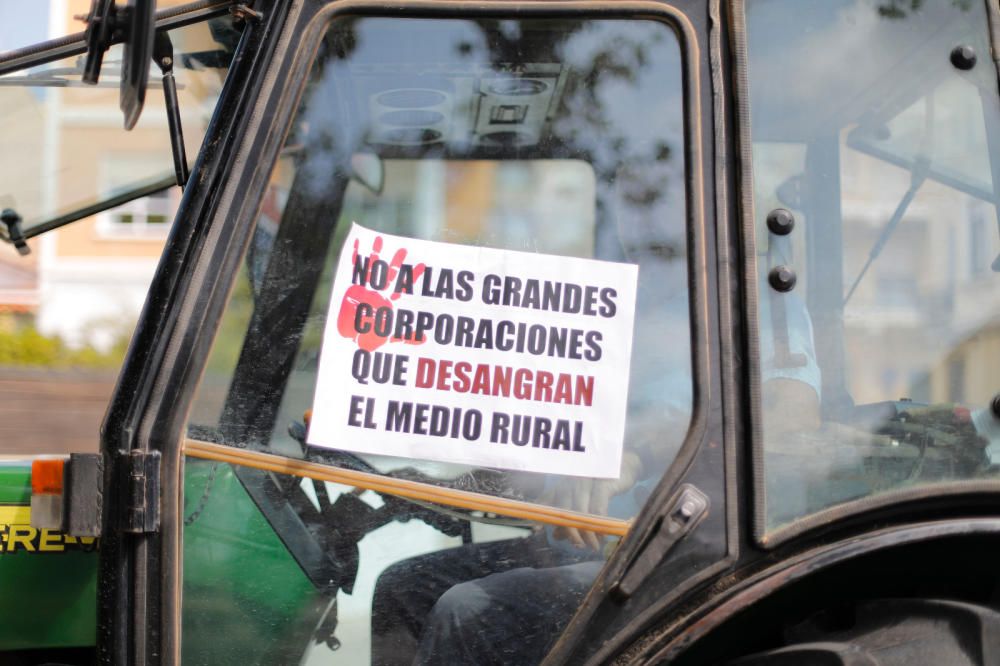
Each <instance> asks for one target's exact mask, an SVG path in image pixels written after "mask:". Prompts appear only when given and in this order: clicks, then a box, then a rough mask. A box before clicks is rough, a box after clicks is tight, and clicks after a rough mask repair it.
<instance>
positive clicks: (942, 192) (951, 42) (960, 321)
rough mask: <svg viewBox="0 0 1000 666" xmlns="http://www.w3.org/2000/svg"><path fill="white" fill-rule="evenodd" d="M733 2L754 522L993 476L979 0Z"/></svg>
mask: <svg viewBox="0 0 1000 666" xmlns="http://www.w3.org/2000/svg"><path fill="white" fill-rule="evenodd" d="M746 9H747V30H748V40H749V42H748V43H749V46H748V48H749V70H750V71H749V83H750V104H751V117H752V137H753V159H754V197H755V209H754V224H755V226H756V229H757V266H758V273H759V275H758V290H759V294H760V298H759V305H760V307H759V310H758V320H759V333H760V341H761V342H760V354H761V355H760V359H759V361H760V368H761V380H762V382H763V389H762V397H763V434H764V441H763V447H764V467H765V473H766V491H767V524H768V527H769V528H775V527H779V526H781V525H785V524H787V523H789V522H790V521H793V520H794V519H796V518H799V517H802V516H805V515H807V514H810V513H813V512H816V511H819V510H822V509H825V508H829V507H833V506H836V505H838V504H841V503H844V502H847V501H850V500H856V499H859V498H863V497H866V496H870V495H876V494H880V493H885V492H888V491H894V490H903V489H908V488H915V487H919V486H921V485H927V484H932V483H943V482H956V481H966V480H976V479H995V478H996V469H997V468H996V464H997V463H1000V438H998V433H1000V420H998V417H1000V415H998V414H997V413H995V412H994V411H993V409H991V407H990V405H991V401H992V400H993V398H994V396H995V395H996V394H997V389H998V388H1000V385H998V384H997V380H996V378H997V377H998V376H1000V352H998V350H1000V347H998V346H997V341H998V340H1000V337H998V336H1000V329H998V327H997V320H998V316H1000V276H998V274H997V272H998V270H1000V260H998V258H1000V238H998V226H997V204H998V191H1000V190H998V187H997V184H998V183H1000V179H998V176H1000V163H998V161H997V160H998V156H1000V151H998V147H1000V103H998V98H997V70H996V67H995V66H994V64H993V63H992V61H991V59H990V57H989V54H990V52H991V51H990V41H989V35H988V32H987V30H988V22H987V17H986V5H985V3H983V2H976V1H973V2H951V3H902V2H883V1H881V0H851V1H849V2H848V1H846V0H844V1H839V2H806V3H802V2H798V1H795V2H792V1H791V0H750V1H749V2H747V7H746ZM779 35H780V39H779V37H778V36H779ZM862 45H863V46H862ZM788 220H793V221H794V226H793V227H792V228H791V229H790V230H789V229H788V225H787V221H788ZM793 281H794V283H793Z"/></svg>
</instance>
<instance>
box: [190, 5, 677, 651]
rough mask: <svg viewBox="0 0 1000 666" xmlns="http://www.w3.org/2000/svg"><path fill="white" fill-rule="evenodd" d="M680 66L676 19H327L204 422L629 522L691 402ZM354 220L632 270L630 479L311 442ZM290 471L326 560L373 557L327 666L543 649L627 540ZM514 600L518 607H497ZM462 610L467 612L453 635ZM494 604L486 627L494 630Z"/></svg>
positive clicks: (234, 308) (291, 490) (316, 453)
mask: <svg viewBox="0 0 1000 666" xmlns="http://www.w3.org/2000/svg"><path fill="white" fill-rule="evenodd" d="M681 72H682V69H681V52H680V47H679V44H678V41H677V38H676V36H675V34H674V32H673V30H672V29H671V28H670V27H669V26H667V25H665V24H661V23H657V22H652V21H641V22H640V21H587V20H573V21H569V20H563V21H560V20H535V21H515V20H503V21H498V20H483V21H479V22H476V21H469V20H430V19H427V20H403V19H387V18H379V19H375V18H352V19H344V20H341V21H338V22H335V23H334V24H333V25H332V27H331V28H330V30H329V32H328V34H327V36H326V39H325V41H324V43H323V46H322V48H321V50H320V55H319V57H318V59H317V61H316V64H315V66H314V70H313V74H312V79H311V81H310V84H309V87H308V89H307V90H306V92H305V94H304V96H303V100H302V103H301V105H300V108H299V111H298V115H297V117H296V120H295V124H294V126H293V129H292V131H291V133H290V137H289V139H288V140H287V141H286V145H285V147H284V150H283V152H282V157H281V159H280V160H279V162H278V165H277V167H276V168H275V170H274V172H273V173H272V177H271V182H270V187H269V189H268V191H267V192H266V194H265V197H264V200H263V204H262V207H261V210H260V214H259V218H258V221H257V226H256V230H255V233H254V238H253V240H252V241H251V244H250V248H249V250H248V253H247V256H246V261H245V263H244V267H243V269H242V273H241V275H240V277H239V279H238V281H237V284H236V286H235V288H234V291H233V294H232V296H231V299H230V302H229V305H228V308H227V310H226V313H225V316H224V319H223V321H222V324H221V328H220V332H219V334H218V336H217V338H216V341H215V344H214V348H213V352H212V355H211V358H210V361H209V367H208V369H207V371H206V373H205V375H204V377H203V379H202V382H201V386H200V388H199V391H198V393H197V396H196V400H195V403H194V406H193V411H192V415H191V419H190V422H191V426H190V429H189V436H190V437H192V438H194V439H202V440H212V441H215V442H221V443H225V444H229V445H233V446H238V447H244V448H252V449H258V450H262V451H267V452H271V453H279V454H282V455H286V456H294V457H303V456H305V457H308V458H310V459H313V460H321V461H325V462H327V463H329V464H331V465H334V466H337V467H342V468H348V469H355V470H362V471H367V472H372V473H376V474H380V475H384V476H388V477H393V478H403V479H408V480H411V481H418V482H419V483H422V484H426V485H427V486H429V487H436V488H442V487H443V488H459V489H463V490H470V491H473V492H475V493H478V494H479V495H481V496H482V497H483V498H491V497H494V496H501V497H503V498H511V499H517V500H521V501H525V502H530V503H533V504H535V505H537V506H539V507H555V508H558V509H568V510H573V511H578V512H582V513H583V514H591V515H593V516H597V517H601V518H605V517H610V518H614V519H619V520H624V519H628V518H631V517H633V516H635V514H636V513H637V512H638V510H639V509H640V507H641V506H642V504H643V502H644V501H645V498H646V497H647V496H648V494H649V492H650V491H651V489H652V488H653V486H654V485H655V484H656V483H657V481H658V480H659V478H660V477H661V475H662V474H663V471H664V470H665V469H666V467H667V466H668V465H669V463H670V462H671V460H672V459H673V456H674V454H675V453H676V451H677V449H678V447H679V446H680V443H681V441H682V439H683V437H684V435H685V433H686V430H687V427H688V422H689V419H690V413H691V405H692V386H691V360H690V335H691V333H690V323H689V317H688V299H689V293H688V286H687V285H688V282H687V240H686V231H685V228H686V211H687V206H686V202H685V189H684V187H685V186H684V180H685V179H684V169H685V164H684V134H683V128H684V121H683V87H682V75H681ZM352 221H356V222H358V223H359V224H362V225H364V226H366V227H369V228H372V229H375V230H377V231H380V232H384V233H392V234H398V235H402V236H406V237H411V238H418V239H426V240H433V241H441V242H447V243H455V244H467V245H474V246H482V247H490V248H500V249H516V250H521V251H527V252H533V253H538V254H539V256H543V255H544V256H549V255H558V256H566V257H583V258H597V259H602V260H606V261H613V262H622V263H631V264H636V265H638V267H639V286H638V295H637V304H636V319H635V326H634V331H633V355H632V361H631V373H630V376H629V381H628V399H627V418H626V426H625V441H624V447H625V454H624V459H623V464H622V468H621V470H619V478H617V479H605V480H601V479H588V478H583V479H572V478H569V477H565V476H560V475H557V474H538V473H527V472H510V471H503V470H497V469H481V468H473V467H469V466H464V465H454V464H443V463H436V462H428V461H424V460H415V459H408V458H390V457H387V456H376V455H367V454H365V455H361V454H354V453H350V452H348V451H330V450H322V449H316V448H314V447H306V446H305V445H304V437H305V432H306V428H307V427H308V420H309V419H308V412H309V410H310V409H312V408H313V405H312V396H313V388H314V385H315V382H316V373H317V363H318V356H319V354H320V352H321V351H322V350H321V346H320V341H321V337H322V333H323V329H324V325H325V324H326V314H327V310H328V307H329V301H330V291H331V286H332V274H333V270H334V268H335V266H336V262H337V258H338V256H339V254H340V249H341V246H342V244H343V239H344V237H345V235H346V233H347V230H348V228H349V226H350V223H351V222H352ZM278 483H279V484H281V485H282V487H283V488H285V492H286V496H294V497H299V498H300V499H299V500H294V501H293V499H294V498H293V499H289V500H288V503H289V504H288V505H289V506H290V507H292V510H293V512H294V513H296V515H297V516H298V518H297V520H300V521H302V522H303V523H304V524H305V525H307V526H308V529H309V531H310V534H311V537H310V539H313V540H315V542H316V543H319V544H321V548H320V550H321V551H322V552H323V553H325V556H324V557H325V561H327V562H333V563H334V566H339V567H343V566H344V564H345V562H354V563H355V564H356V565H357V567H358V568H357V570H356V576H355V574H354V573H346V574H342V577H340V578H337V579H336V581H335V585H334V593H335V595H336V599H337V603H338V608H339V624H340V625H341V627H342V629H340V628H338V629H335V630H334V633H335V635H336V636H337V638H338V639H339V641H340V642H341V643H342V646H341V647H340V649H339V650H337V651H336V652H333V653H332V654H330V655H323V656H322V657H320V656H317V657H316V660H317V662H316V663H352V664H353V663H365V662H367V661H371V662H372V663H379V664H388V663H411V662H413V661H414V660H415V659H416V661H417V662H420V663H490V660H491V659H497V658H501V657H503V658H506V659H508V660H514V661H515V662H516V663H532V662H535V661H538V660H539V659H540V658H541V656H542V655H543V654H544V652H545V650H546V649H547V647H548V646H549V645H550V643H551V642H552V641H553V640H554V639H555V638H556V636H557V635H558V633H559V631H561V628H562V627H563V626H564V625H565V623H566V622H567V621H568V620H569V617H570V616H571V614H572V612H573V611H574V609H575V608H576V606H577V604H578V603H579V602H580V600H581V599H582V598H583V595H584V594H585V592H586V590H587V589H588V587H589V585H590V583H591V581H592V580H593V577H594V576H595V575H596V573H597V571H598V570H599V569H600V567H601V566H602V565H603V562H604V559H605V556H606V553H607V552H610V550H609V549H610V548H611V547H612V544H613V542H614V539H613V538H610V537H609V536H608V535H604V534H597V533H591V532H583V531H581V530H578V529H576V528H570V527H567V526H565V525H560V521H561V520H563V518H561V517H560V516H563V515H564V514H562V513H561V512H556V514H554V515H555V516H556V517H554V518H550V519H547V520H549V521H551V522H548V523H545V524H543V523H541V522H531V521H527V520H520V519H511V518H508V517H505V516H503V515H499V514H497V513H496V512H495V511H487V510H473V511H468V510H465V509H459V508H457V507H453V506H440V505H435V504H427V503H426V502H419V503H413V502H410V501H407V500H404V499H401V498H399V497H396V496H393V495H392V494H390V493H385V492H381V493H376V492H372V491H370V490H369V491H365V490H364V488H356V489H354V491H353V492H352V490H351V489H349V488H344V487H339V486H336V487H335V486H333V485H331V484H325V485H324V484H313V483H311V482H305V483H303V484H298V483H297V482H294V481H291V480H289V481H278ZM303 494H304V495H305V496H307V497H308V498H309V500H308V505H307V504H306V503H305V502H304V501H302V500H301V497H300V496H301V495H303ZM348 506H351V507H353V509H351V510H347V509H346V507H348ZM310 507H312V509H310ZM373 511H375V512H378V514H377V515H379V516H381V518H378V519H376V518H373V517H371V516H373V515H375V514H371V512H373ZM369 514H370V515H369ZM366 516H367V517H366ZM401 521H406V522H401ZM291 522H292V523H295V520H292V521H291ZM272 524H273V526H274V527H275V530H276V531H278V532H279V534H281V533H283V530H286V529H297V528H290V527H288V525H287V524H285V523H283V522H280V521H276V522H273V523H272ZM282 538H285V537H284V536H283V537H282ZM291 541H293V540H289V542H291ZM354 548H360V554H359V555H358V556H357V559H352V558H354V556H353V555H351V553H352V552H357V551H354V550H353V549H354ZM351 566H353V565H349V566H348V567H347V568H348V569H350V568H351ZM188 575H189V572H187V571H186V576H188ZM525 576H526V577H525ZM512 591H519V596H520V598H519V599H518V600H516V602H515V601H512V600H510V599H507V600H503V599H501V598H500V596H502V595H503V594H504V593H505V592H506V593H507V594H509V593H510V592H512ZM477 595H478V596H479V598H483V595H485V598H486V599H488V603H486V604H485V607H489V606H491V605H492V604H494V603H499V604H503V603H515V605H516V606H517V608H516V611H515V612H510V613H505V614H504V615H505V618H506V620H505V621H503V622H496V621H494V620H495V617H496V616H495V614H494V613H493V612H492V611H491V612H489V613H487V614H486V615H483V614H482V613H481V611H482V610H484V608H482V607H481V608H477V607H476V606H475V604H473V605H469V603H468V602H469V601H470V600H471V599H474V598H476V597H477ZM455 613H457V614H459V615H461V616H462V617H464V618H465V620H466V622H465V623H464V627H465V630H462V632H461V635H459V634H458V633H455V630H456V626H455V625H454V624H453V619H454V617H455V616H454V614H455ZM540 616H544V618H542V617H540ZM487 619H489V620H490V622H491V623H492V625H493V626H491V627H490V628H489V630H488V631H480V630H479V628H482V627H483V626H484V625H483V624H482V623H483V622H484V621H485V620H487ZM336 624H337V623H336V622H335V623H333V626H336ZM477 627H478V628H477ZM469 630H471V632H469ZM515 637H516V638H515ZM497 645H503V646H505V647H504V648H503V652H498V651H497V649H496V646H497Z"/></svg>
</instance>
